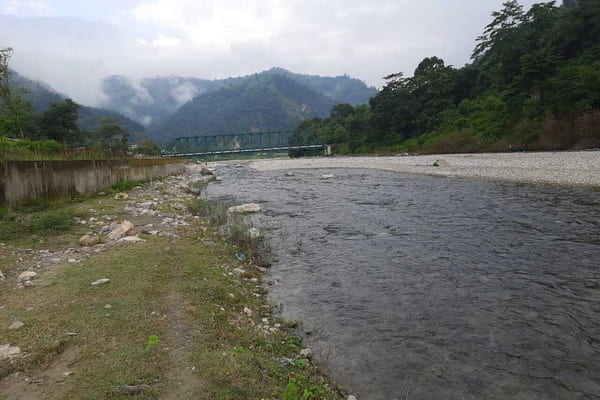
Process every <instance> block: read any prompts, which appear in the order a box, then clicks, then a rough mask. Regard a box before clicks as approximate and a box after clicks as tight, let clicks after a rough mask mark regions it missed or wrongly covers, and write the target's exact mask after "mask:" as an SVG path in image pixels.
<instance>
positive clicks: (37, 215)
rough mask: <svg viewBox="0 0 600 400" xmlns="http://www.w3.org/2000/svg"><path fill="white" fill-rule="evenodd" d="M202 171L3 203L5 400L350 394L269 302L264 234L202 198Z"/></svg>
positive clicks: (311, 398) (289, 398)
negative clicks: (9, 206) (78, 194)
mask: <svg viewBox="0 0 600 400" xmlns="http://www.w3.org/2000/svg"><path fill="white" fill-rule="evenodd" d="M195 167H196V166H195V165H194V166H189V167H188V174H186V175H185V176H184V177H181V176H180V177H170V178H167V179H165V180H161V181H155V182H151V183H148V184H143V185H136V186H135V187H133V188H130V186H131V185H127V184H122V185H120V188H121V189H130V190H129V192H127V193H125V192H120V191H119V189H120V188H119V187H117V188H114V189H113V190H112V191H111V192H112V193H109V192H108V191H107V192H106V193H104V194H99V195H97V196H91V197H86V198H80V199H75V200H72V201H70V202H61V203H52V202H48V203H39V204H34V205H29V206H23V207H21V208H19V209H16V210H5V209H4V210H2V213H1V215H0V217H1V218H2V224H1V228H2V229H1V230H0V237H1V241H2V242H3V243H2V244H1V245H0V270H1V271H2V274H0V324H1V326H0V349H2V350H4V351H5V353H1V352H0V354H2V355H0V357H5V358H3V360H2V362H1V363H0V399H3V400H4V399H6V400H9V399H12V398H14V397H18V396H30V397H31V398H40V399H41V398H51V399H117V398H129V396H130V395H132V394H135V395H136V398H140V399H156V398H165V399H171V398H173V399H182V398H195V399H196V398H197V399H250V398H252V399H285V400H295V399H302V400H321V399H339V398H341V397H342V396H341V393H340V392H339V390H338V389H336V386H335V385H334V384H332V383H331V382H329V381H328V380H327V378H326V377H324V376H323V375H321V374H320V371H319V369H318V367H316V366H315V365H314V364H313V363H312V362H311V360H310V356H311V354H310V351H309V350H306V349H303V347H302V343H301V339H300V338H299V337H298V336H296V335H295V334H294V333H293V332H292V330H293V327H294V324H290V323H286V322H284V321H280V320H278V319H277V318H276V317H275V316H274V315H273V312H272V309H271V307H270V306H269V305H268V304H267V303H266V302H265V299H264V294H265V293H264V291H263V289H262V287H261V285H260V278H261V275H262V274H263V273H264V271H265V268H264V267H263V266H264V265H267V264H268V246H267V242H266V239H265V238H264V237H262V235H256V234H255V233H252V231H251V230H250V228H251V227H250V225H249V223H248V222H246V221H244V220H243V219H242V218H241V217H239V218H232V217H231V216H229V218H228V217H227V212H226V208H225V207H226V206H228V204H217V203H213V202H209V201H206V200H203V199H200V198H199V194H200V192H201V190H202V187H203V186H204V184H199V183H198V180H197V178H194V177H195V176H196V175H197V174H195V172H197V168H196V169H195ZM128 186H129V187H128ZM114 192H117V194H116V195H115V194H114ZM186 202H187V207H186ZM193 214H198V215H193ZM125 219H127V221H125ZM128 221H130V222H131V224H132V225H133V226H134V228H133V229H129V230H128V231H127V232H126V233H122V234H123V235H126V236H123V237H122V238H121V239H118V236H114V235H113V234H114V232H115V231H114V230H113V231H112V232H110V231H111V229H113V228H114V229H115V230H118V229H120V227H123V226H128V225H127V224H129V222H128ZM222 223H224V224H225V225H226V226H229V229H228V230H227V229H226V230H224V229H223V228H219V225H220V224H222ZM125 229H127V228H125ZM219 231H221V234H220V233H219ZM249 231H250V233H248V232H249ZM227 232H229V234H227ZM107 233H110V234H109V235H108V236H107ZM83 234H87V235H88V239H89V238H90V237H92V238H97V240H95V241H92V243H91V244H94V245H93V246H79V245H78V244H77V243H78V240H79V238H80V237H81V236H82V235H83ZM222 235H226V236H227V237H228V238H230V239H231V240H234V241H235V242H236V243H237V244H231V243H230V242H225V241H224V240H223V239H222V237H223V236H222ZM81 240H82V242H81V243H83V238H81ZM86 244H87V243H86ZM240 246H243V247H240ZM240 254H245V255H247V259H246V261H244V262H242V261H240V260H239V259H240V257H239V255H240ZM236 255H237V257H236ZM7 350H8V352H9V353H11V355H10V356H8V355H6V351H7Z"/></svg>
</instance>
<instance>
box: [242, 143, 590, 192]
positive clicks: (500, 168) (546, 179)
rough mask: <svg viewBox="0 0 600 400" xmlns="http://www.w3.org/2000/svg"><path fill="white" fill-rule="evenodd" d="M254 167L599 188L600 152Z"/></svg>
mask: <svg viewBox="0 0 600 400" xmlns="http://www.w3.org/2000/svg"><path fill="white" fill-rule="evenodd" d="M438 160H441V161H439V162H438V163H439V164H440V166H439V167H436V166H434V163H435V162H436V161H438ZM250 167H251V168H254V169H256V170H258V171H274V170H286V169H314V168H372V169H379V170H384V171H394V172H403V173H413V174H427V175H436V176H444V177H458V178H475V179H484V180H499V181H507V182H523V183H537V184H556V185H574V186H591V187H600V151H569V152H540V153H481V154H443V155H426V156H400V155H398V156H390V157H327V158H325V157H320V158H297V159H290V158H285V159H283V158H282V159H272V160H261V161H254V162H252V163H250Z"/></svg>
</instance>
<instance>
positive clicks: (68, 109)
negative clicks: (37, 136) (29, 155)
mask: <svg viewBox="0 0 600 400" xmlns="http://www.w3.org/2000/svg"><path fill="white" fill-rule="evenodd" d="M79 107H80V106H79V104H77V103H75V102H74V101H73V100H71V99H66V100H65V101H63V102H60V103H53V104H51V105H50V108H49V109H48V110H46V111H44V112H43V113H42V115H41V117H40V122H39V127H40V132H41V135H42V136H43V137H46V138H48V139H53V140H56V141H57V142H59V143H68V144H77V143H79V144H80V143H81V142H82V140H83V138H82V137H81V134H82V132H81V130H80V129H79V126H78V125H77V118H78V112H79Z"/></svg>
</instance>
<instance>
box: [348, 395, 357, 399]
mask: <svg viewBox="0 0 600 400" xmlns="http://www.w3.org/2000/svg"><path fill="white" fill-rule="evenodd" d="M346 400H358V399H357V398H356V396H353V395H350V396H348V398H347V399H346Z"/></svg>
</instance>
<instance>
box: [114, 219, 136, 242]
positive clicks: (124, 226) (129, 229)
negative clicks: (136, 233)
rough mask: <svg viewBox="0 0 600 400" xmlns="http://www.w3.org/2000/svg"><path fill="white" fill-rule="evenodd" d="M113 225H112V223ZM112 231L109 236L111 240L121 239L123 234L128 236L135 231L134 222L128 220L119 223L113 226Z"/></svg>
mask: <svg viewBox="0 0 600 400" xmlns="http://www.w3.org/2000/svg"><path fill="white" fill-rule="evenodd" d="M111 227H112V225H111ZM112 229H113V230H112V232H110V233H109V234H108V238H109V239H110V240H119V239H121V238H122V237H123V236H128V235H130V234H132V233H133V230H134V229H133V224H132V223H131V222H129V221H127V220H125V221H123V222H121V223H117V224H116V225H115V227H114V228H112Z"/></svg>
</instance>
